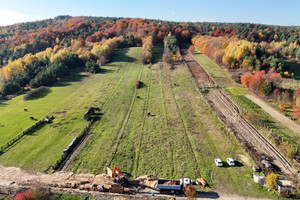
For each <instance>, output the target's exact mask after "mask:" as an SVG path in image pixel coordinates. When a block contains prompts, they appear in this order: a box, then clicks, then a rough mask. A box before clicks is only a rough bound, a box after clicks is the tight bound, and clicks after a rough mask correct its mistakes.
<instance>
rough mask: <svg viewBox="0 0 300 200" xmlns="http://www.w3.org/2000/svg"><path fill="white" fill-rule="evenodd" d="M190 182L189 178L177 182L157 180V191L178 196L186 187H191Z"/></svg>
mask: <svg viewBox="0 0 300 200" xmlns="http://www.w3.org/2000/svg"><path fill="white" fill-rule="evenodd" d="M191 184H192V180H191V179H190V178H183V179H179V180H172V179H158V181H157V187H156V188H157V189H159V192H160V193H166V194H179V193H183V192H184V188H185V186H186V185H191Z"/></svg>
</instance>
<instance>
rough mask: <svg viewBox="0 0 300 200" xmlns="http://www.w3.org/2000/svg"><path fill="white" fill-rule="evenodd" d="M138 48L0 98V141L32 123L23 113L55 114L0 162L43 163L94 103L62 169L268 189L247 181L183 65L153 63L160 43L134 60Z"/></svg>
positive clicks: (257, 192) (234, 148)
mask: <svg viewBox="0 0 300 200" xmlns="http://www.w3.org/2000/svg"><path fill="white" fill-rule="evenodd" d="M141 50H142V49H141V47H132V48H124V49H119V50H117V51H116V53H115V54H114V57H113V59H112V60H111V62H109V63H107V64H106V65H105V66H102V70H101V72H100V73H97V74H88V73H80V74H78V75H73V76H71V77H69V78H67V79H64V80H63V81H61V82H59V83H58V84H56V85H55V86H53V87H51V88H50V92H49V93H48V94H47V95H46V96H44V97H41V98H39V99H34V100H29V101H26V102H24V101H23V96H22V95H21V96H18V97H16V98H13V99H12V100H9V101H6V102H3V103H1V104H0V122H1V124H3V126H1V127H0V133H1V134H0V142H1V144H4V143H5V142H7V141H8V140H10V139H11V138H13V137H14V136H16V135H17V134H19V133H20V132H21V131H22V130H24V129H26V128H28V127H29V126H31V125H32V124H34V123H35V121H32V120H30V116H33V117H35V118H37V119H42V118H43V117H44V116H46V115H48V116H54V117H55V118H54V120H53V122H52V123H51V124H46V125H45V126H44V127H42V128H41V129H39V130H38V131H36V132H34V134H32V135H28V136H25V137H24V138H22V139H21V140H20V141H19V142H17V143H16V144H15V145H14V146H12V147H11V148H10V149H8V150H7V151H6V152H3V153H2V155H0V164H1V165H4V166H16V167H20V168H22V169H24V170H29V171H41V172H43V171H45V170H47V169H49V167H50V166H52V165H54V164H55V163H56V161H57V160H58V159H59V158H60V157H61V156H62V155H63V150H64V148H66V147H67V146H68V144H69V143H70V142H71V141H72V139H73V138H74V137H76V136H78V135H79V134H80V133H81V131H82V130H83V129H84V128H85V127H86V126H87V125H88V122H86V121H84V120H83V114H84V113H85V112H86V111H87V109H88V108H89V107H91V106H94V107H100V108H101V109H102V110H101V117H100V119H98V120H97V121H96V122H95V123H94V124H93V126H92V127H91V130H90V135H89V137H88V140H87V142H86V143H85V145H84V146H82V148H81V149H80V150H79V152H78V153H77V155H76V156H75V158H74V159H73V160H72V162H71V163H70V165H69V166H68V168H67V170H68V171H71V172H75V173H93V174H98V173H105V172H106V167H113V166H114V165H117V166H118V167H119V168H120V169H121V170H122V171H124V172H126V173H128V174H130V175H132V176H133V177H137V176H140V175H144V174H154V175H157V176H159V177H164V178H182V177H190V178H193V179H195V178H197V177H204V178H205V179H206V180H207V181H208V183H209V184H210V186H211V187H212V188H213V189H217V190H218V191H221V192H222V191H223V192H227V193H231V194H239V195H247V196H248V195H249V194H251V196H257V197H266V196H269V195H268V194H267V193H265V189H262V188H261V187H259V186H257V185H255V184H254V183H253V181H252V178H251V177H252V170H251V168H250V166H248V164H249V163H244V162H243V161H242V160H239V159H238V157H239V156H240V155H242V156H243V157H244V158H248V156H247V155H246V154H245V152H244V151H243V150H242V148H241V147H240V145H239V144H238V142H237V141H236V140H235V138H234V136H233V135H232V134H231V133H229V132H227V131H226V129H225V127H224V125H223V124H222V123H221V121H220V120H219V119H218V117H217V115H216V114H215V113H214V111H213V110H212V109H211V108H210V106H209V105H208V104H207V102H206V101H205V99H204V98H203V96H202V94H201V93H200V91H199V90H198V87H197V86H196V83H195V81H194V79H193V78H192V76H191V74H190V72H189V70H188V68H187V67H186V65H184V64H177V65H175V69H174V70H169V69H168V68H167V67H166V66H165V65H164V64H163V63H161V62H160V59H161V57H162V52H163V47H162V46H156V47H155V48H154V54H153V56H154V61H155V62H154V63H153V64H152V65H142V64H141V63H140V60H139V58H140V55H141ZM199 59H201V58H200V57H199ZM205 59H208V58H205ZM137 80H139V81H141V82H142V83H143V84H142V87H141V88H139V89H135V87H134V86H135V82H136V81H137ZM24 108H26V109H28V112H25V111H24ZM216 157H219V158H221V159H222V160H223V161H225V160H226V158H228V157H233V158H235V159H236V160H237V163H238V166H237V167H228V166H226V164H225V163H224V164H225V167H222V168H218V167H216V166H215V164H214V158H216ZM248 160H249V162H250V163H251V162H252V161H251V160H250V159H249V158H248ZM225 183H226V184H225ZM206 190H210V189H206Z"/></svg>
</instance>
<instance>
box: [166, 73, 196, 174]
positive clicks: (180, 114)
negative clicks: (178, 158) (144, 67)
mask: <svg viewBox="0 0 300 200" xmlns="http://www.w3.org/2000/svg"><path fill="white" fill-rule="evenodd" d="M164 71H165V73H166V75H167V77H166V80H167V81H168V83H169V88H170V91H171V94H172V99H173V101H174V102H175V106H176V110H177V113H179V115H178V116H179V120H180V122H181V125H182V127H183V129H184V136H185V137H186V138H187V140H188V146H189V148H190V149H191V152H192V156H193V159H194V161H195V162H196V163H197V167H196V170H197V171H198V172H199V174H200V171H199V163H200V161H199V160H198V159H197V156H196V154H195V151H194V149H193V145H192V142H191V139H190V137H189V135H188V129H187V126H186V123H185V121H184V119H183V117H182V116H183V113H182V110H181V109H180V108H179V105H178V101H177V100H176V98H175V94H174V90H173V87H172V84H171V76H170V72H169V71H168V70H167V69H165V70H164Z"/></svg>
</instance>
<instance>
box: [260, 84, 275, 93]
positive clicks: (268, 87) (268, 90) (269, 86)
mask: <svg viewBox="0 0 300 200" xmlns="http://www.w3.org/2000/svg"><path fill="white" fill-rule="evenodd" d="M273 90H274V86H273V83H272V82H270V81H268V82H266V83H265V84H263V86H262V88H261V91H262V93H263V94H264V95H265V96H268V95H270V94H272V92H273Z"/></svg>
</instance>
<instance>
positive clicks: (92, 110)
mask: <svg viewBox="0 0 300 200" xmlns="http://www.w3.org/2000/svg"><path fill="white" fill-rule="evenodd" d="M100 110H101V108H96V107H90V109H89V110H88V111H87V112H86V113H85V114H84V115H83V118H84V120H86V121H90V120H91V118H92V115H93V114H95V111H97V112H99V111H100Z"/></svg>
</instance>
